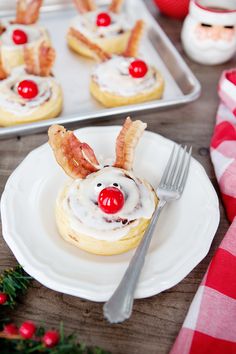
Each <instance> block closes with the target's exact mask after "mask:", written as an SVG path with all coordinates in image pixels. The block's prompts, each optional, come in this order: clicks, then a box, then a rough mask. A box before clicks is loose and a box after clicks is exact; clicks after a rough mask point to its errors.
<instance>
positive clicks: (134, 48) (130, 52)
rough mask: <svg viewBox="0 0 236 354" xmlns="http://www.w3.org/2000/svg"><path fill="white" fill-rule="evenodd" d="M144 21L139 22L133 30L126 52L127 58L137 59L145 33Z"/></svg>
mask: <svg viewBox="0 0 236 354" xmlns="http://www.w3.org/2000/svg"><path fill="white" fill-rule="evenodd" d="M144 25H145V24H144V21H143V20H138V21H137V22H136V24H135V26H134V28H133V29H132V32H131V35H130V38H129V42H128V45H127V48H126V51H125V52H124V56H125V57H137V55H138V48H139V44H140V41H141V38H142V35H143V31H144Z"/></svg>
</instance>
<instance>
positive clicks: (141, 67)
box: [129, 59, 148, 78]
mask: <svg viewBox="0 0 236 354" xmlns="http://www.w3.org/2000/svg"><path fill="white" fill-rule="evenodd" d="M147 71H148V67H147V64H146V63H145V62H144V61H143V60H139V59H137V60H134V61H132V63H131V64H130V66H129V73H130V75H131V76H133V77H135V78H141V77H144V76H145V75H146V74H147Z"/></svg>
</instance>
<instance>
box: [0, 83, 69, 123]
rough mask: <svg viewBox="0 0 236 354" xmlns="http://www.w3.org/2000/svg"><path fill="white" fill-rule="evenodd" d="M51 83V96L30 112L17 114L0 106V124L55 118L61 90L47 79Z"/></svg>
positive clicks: (58, 108) (58, 109)
mask: <svg viewBox="0 0 236 354" xmlns="http://www.w3.org/2000/svg"><path fill="white" fill-rule="evenodd" d="M49 80H50V84H51V91H52V94H51V97H50V99H49V100H48V101H45V102H44V103H42V104H40V105H39V106H38V107H36V108H34V109H32V110H31V111H32V112H31V113H30V114H26V115H23V114H22V115H19V114H14V113H12V112H10V111H8V110H7V109H6V108H4V107H3V106H0V126H4V127H7V126H11V125H16V124H22V123H30V122H35V121H38V120H43V119H50V118H55V117H56V116H58V114H59V113H60V112H61V110H62V102H63V98H62V90H61V87H60V85H59V84H58V83H57V82H56V81H55V80H54V79H49Z"/></svg>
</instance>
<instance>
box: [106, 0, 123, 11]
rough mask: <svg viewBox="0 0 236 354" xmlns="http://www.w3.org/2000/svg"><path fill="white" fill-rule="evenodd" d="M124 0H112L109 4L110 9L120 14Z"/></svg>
mask: <svg viewBox="0 0 236 354" xmlns="http://www.w3.org/2000/svg"><path fill="white" fill-rule="evenodd" d="M123 2H124V0H112V2H111V5H110V6H109V8H108V9H109V11H111V12H114V13H116V14H118V13H119V12H120V10H121V6H122V4H123Z"/></svg>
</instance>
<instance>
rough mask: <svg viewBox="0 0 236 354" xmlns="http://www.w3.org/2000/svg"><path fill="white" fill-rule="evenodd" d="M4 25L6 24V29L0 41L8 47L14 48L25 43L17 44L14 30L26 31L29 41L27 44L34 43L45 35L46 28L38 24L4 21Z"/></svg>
mask: <svg viewBox="0 0 236 354" xmlns="http://www.w3.org/2000/svg"><path fill="white" fill-rule="evenodd" d="M3 26H5V28H6V30H5V32H3V34H2V35H1V37H0V43H1V46H6V47H7V49H8V50H9V49H12V50H14V48H15V47H16V46H17V47H23V46H24V44H15V43H14V41H13V39H12V35H13V32H14V31H15V30H16V29H19V30H22V31H24V32H25V33H26V35H27V38H28V41H27V43H26V44H27V45H31V44H34V42H36V41H38V40H39V39H41V38H43V37H45V30H44V28H42V27H39V26H37V25H20V24H10V23H9V22H8V23H3Z"/></svg>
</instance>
